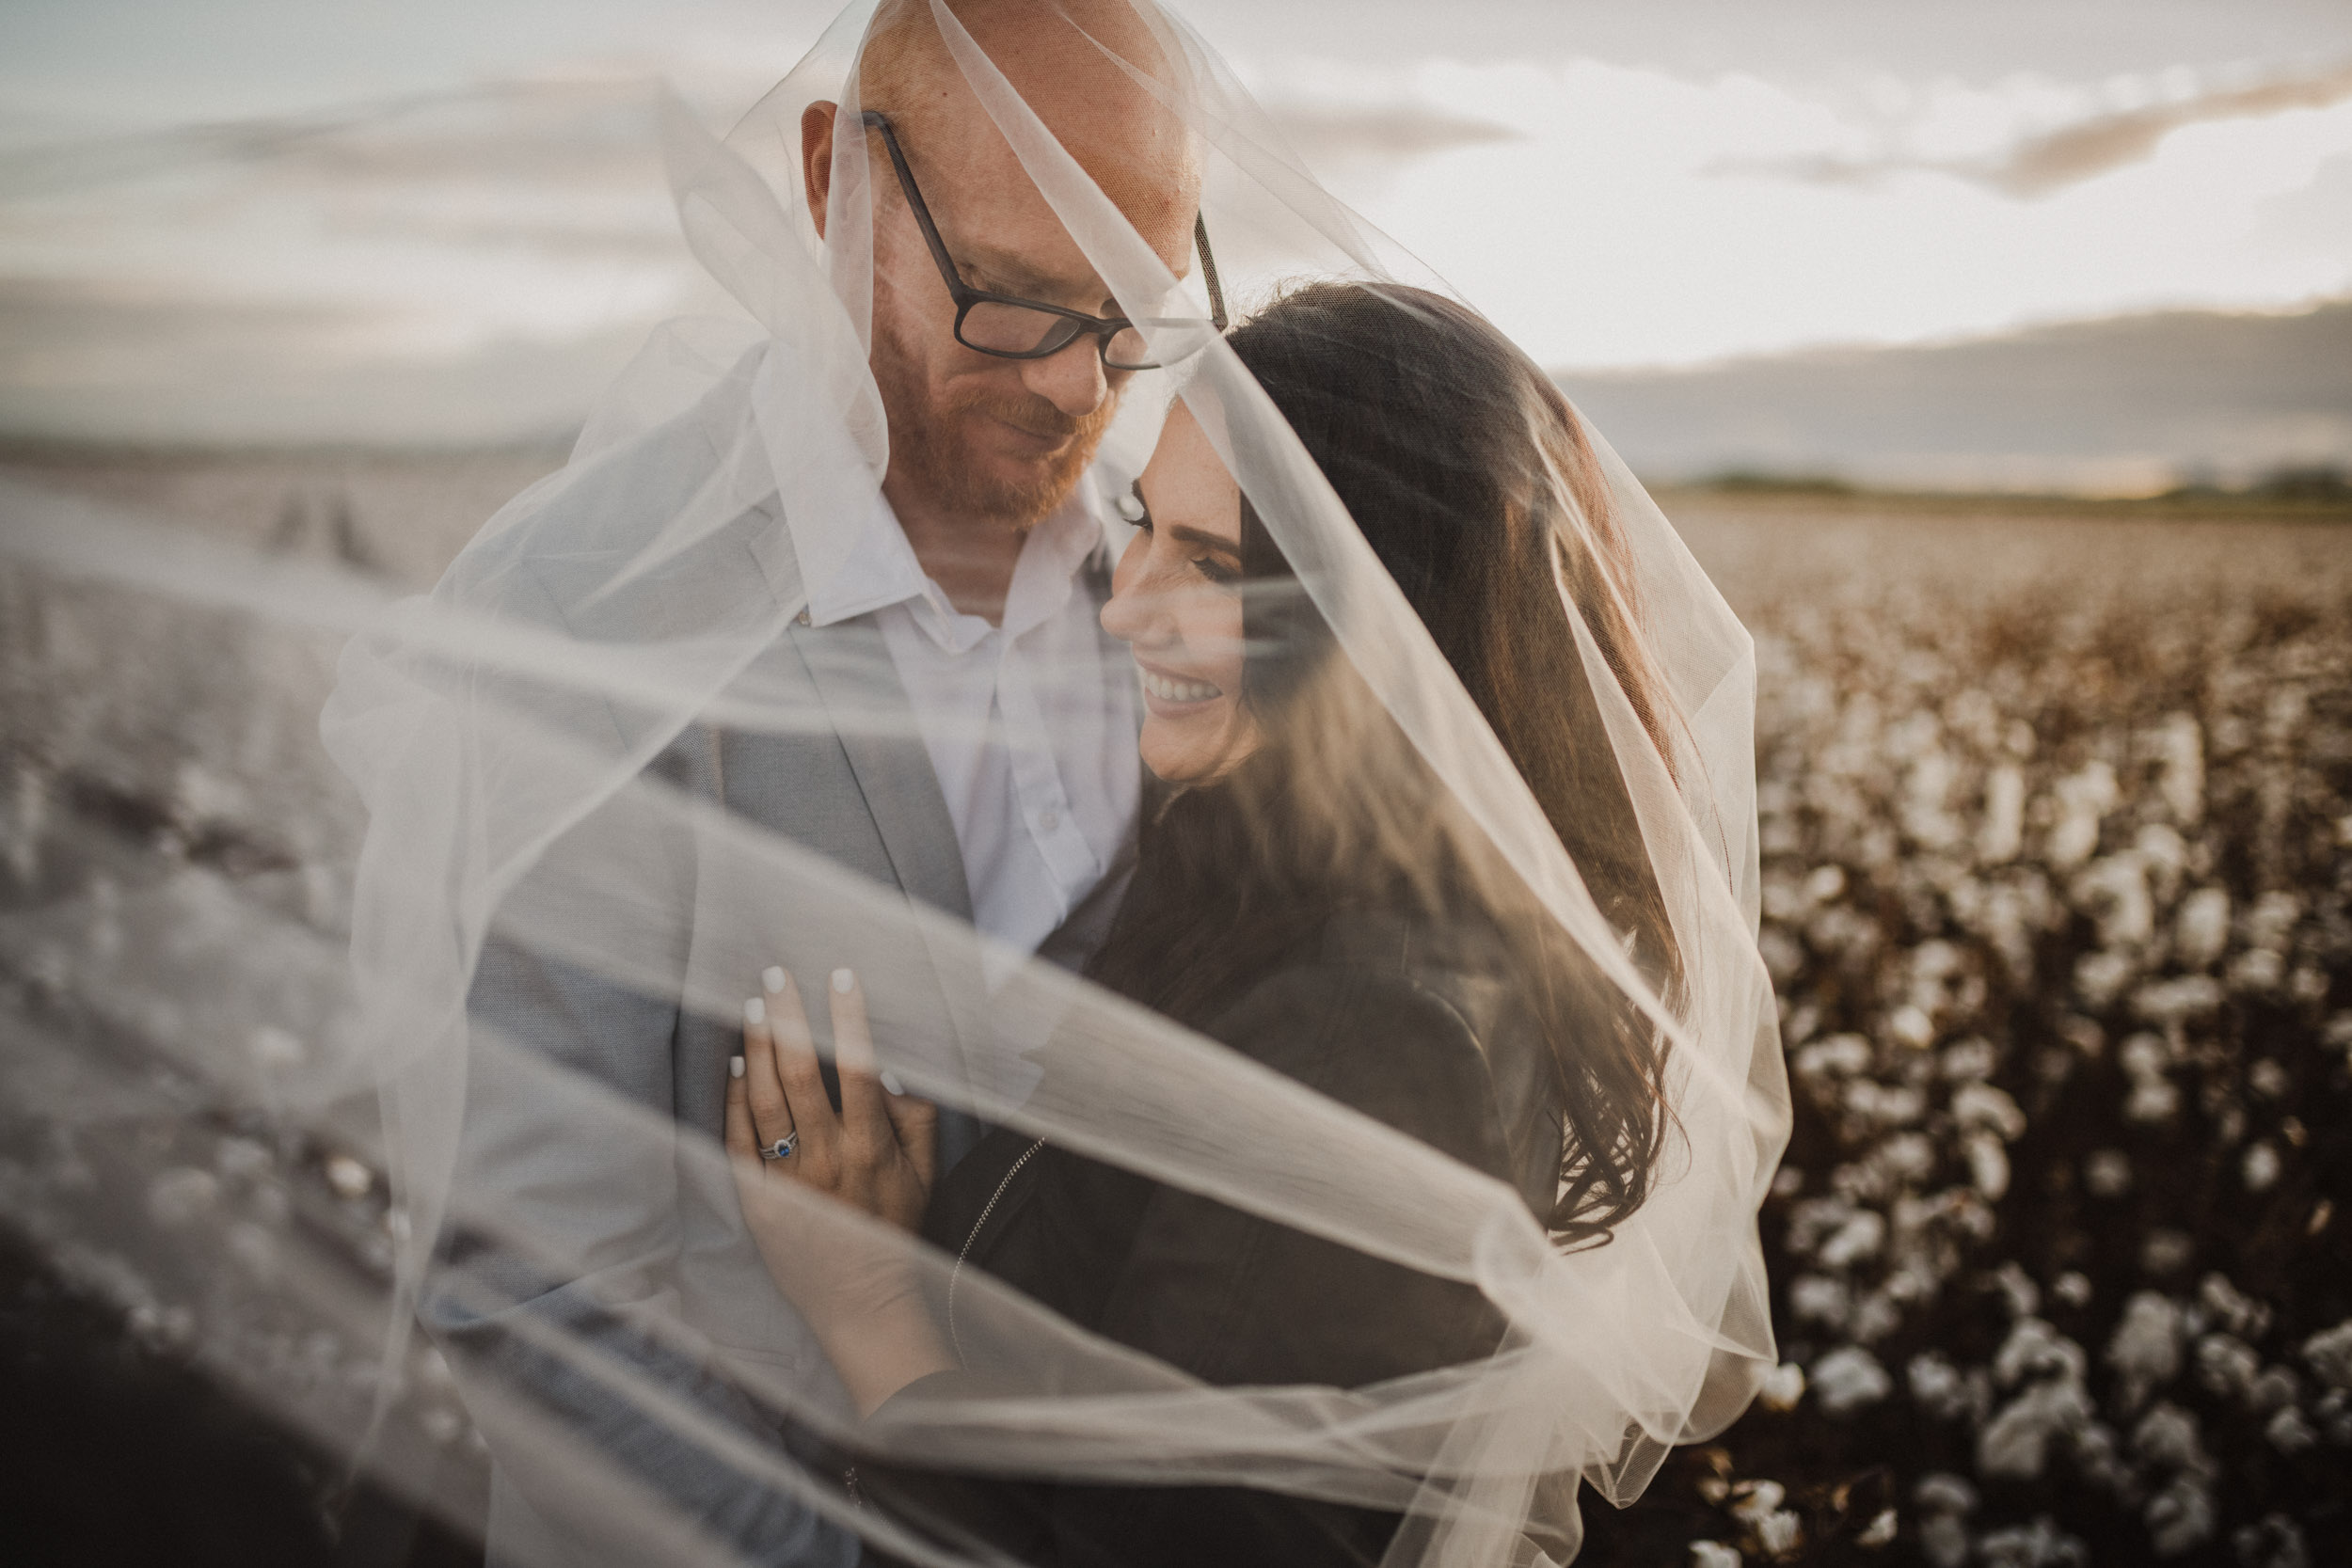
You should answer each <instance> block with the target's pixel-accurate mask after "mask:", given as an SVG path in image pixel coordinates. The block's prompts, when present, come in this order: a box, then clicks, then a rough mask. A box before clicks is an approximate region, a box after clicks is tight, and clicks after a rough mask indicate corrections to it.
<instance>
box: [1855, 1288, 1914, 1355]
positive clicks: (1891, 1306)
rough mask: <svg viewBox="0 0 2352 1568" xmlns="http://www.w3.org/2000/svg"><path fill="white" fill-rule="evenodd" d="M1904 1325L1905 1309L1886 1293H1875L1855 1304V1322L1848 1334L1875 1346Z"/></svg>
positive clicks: (1872, 1292)
mask: <svg viewBox="0 0 2352 1568" xmlns="http://www.w3.org/2000/svg"><path fill="white" fill-rule="evenodd" d="M1902 1325H1903V1309H1902V1308H1901V1307H1898V1306H1897V1305H1896V1304H1895V1301H1894V1298H1893V1297H1891V1296H1889V1295H1888V1294H1887V1293H1886V1292H1885V1291H1871V1292H1870V1293H1869V1294H1868V1295H1867V1296H1864V1297H1863V1298H1862V1299H1861V1300H1860V1301H1858V1302H1856V1303H1855V1304H1854V1309H1853V1321H1852V1322H1851V1323H1848V1324H1847V1325H1846V1332H1847V1333H1848V1334H1851V1335H1852V1336H1853V1338H1855V1339H1856V1340H1857V1341H1859V1342H1860V1343H1862V1344H1866V1345H1867V1344H1875V1343H1877V1342H1878V1341H1879V1340H1881V1339H1883V1338H1886V1337H1887V1336H1888V1335H1889V1334H1892V1333H1894V1332H1895V1330H1897V1329H1899V1328H1900V1327H1902Z"/></svg>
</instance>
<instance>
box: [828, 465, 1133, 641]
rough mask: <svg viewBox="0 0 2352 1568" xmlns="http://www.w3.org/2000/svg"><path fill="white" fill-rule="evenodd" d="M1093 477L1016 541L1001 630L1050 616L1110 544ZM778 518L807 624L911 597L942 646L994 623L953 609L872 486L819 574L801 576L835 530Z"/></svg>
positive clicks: (1013, 630) (981, 633) (1015, 630)
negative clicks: (830, 564) (817, 577)
mask: <svg viewBox="0 0 2352 1568" xmlns="http://www.w3.org/2000/svg"><path fill="white" fill-rule="evenodd" d="M1095 481H1096V476H1095V474H1094V473H1093V471H1092V470H1089V472H1088V474H1087V475H1086V477H1085V478H1083V479H1082V480H1080V481H1079V483H1078V484H1077V485H1076V486H1075V487H1074V488H1073V490H1072V491H1071V494H1070V499H1068V500H1066V501H1064V502H1063V503H1062V504H1061V505H1060V506H1058V507H1057V508H1055V510H1054V511H1053V512H1051V513H1049V514H1047V515H1046V516H1045V517H1043V518H1042V519H1041V520H1040V521H1039V522H1038V524H1037V525H1036V526H1035V527H1034V528H1032V529H1031V530H1030V531H1029V536H1028V538H1027V539H1026V540H1025V541H1024V542H1023V544H1022V546H1021V556H1020V559H1019V561H1018V562H1016V563H1015V564H1014V567H1013V574H1012V585H1011V588H1010V590H1009V593H1008V594H1007V595H1006V600H1005V627H1006V630H1007V632H1008V634H1009V635H1010V636H1013V637H1018V636H1020V635H1021V634H1022V633H1023V632H1025V631H1026V630H1028V629H1029V628H1030V627H1032V626H1037V625H1039V624H1041V623H1042V622H1044V621H1046V620H1047V619H1049V618H1051V617H1052V616H1053V614H1054V613H1055V612H1056V611H1057V610H1059V609H1061V607H1062V606H1063V605H1064V604H1065V603H1067V602H1068V601H1069V597H1070V594H1071V588H1072V584H1073V580H1074V579H1075V578H1076V576H1077V574H1078V571H1079V569H1080V568H1081V567H1083V566H1084V565H1085V564H1086V563H1087V562H1088V561H1089V559H1091V558H1092V556H1093V555H1094V553H1095V552H1096V551H1097V550H1107V549H1108V548H1109V547H1110V546H1109V534H1108V531H1107V529H1106V527H1105V525H1104V516H1105V515H1106V514H1105V513H1104V509H1103V506H1102V500H1101V497H1100V496H1099V495H1098V494H1097V493H1096V483H1095ZM785 522H786V527H787V531H789V532H790V533H791V535H792V544H793V553H794V554H795V555H797V556H799V557H800V559H801V561H802V562H803V582H804V583H805V584H806V587H807V592H808V618H809V621H810V623H811V624H812V625H814V626H833V625H834V624H836V623H838V622H842V621H847V620H850V619H852V618H854V617H856V616H859V615H865V614H868V613H870V612H871V611H873V610H881V609H883V608H885V607H886V606H889V605H894V604H907V603H908V602H909V601H913V603H912V604H911V605H910V606H909V608H910V609H911V610H913V611H914V616H915V619H916V621H917V622H918V623H921V624H923V626H924V629H925V630H926V631H927V632H928V633H930V635H931V637H932V638H934V639H935V640H936V641H939V642H940V643H941V644H942V645H943V646H945V647H948V648H950V649H952V650H954V651H955V652H957V653H962V652H965V651H967V650H968V649H969V648H971V647H972V646H973V645H974V644H976V643H977V642H978V641H980V639H981V638H983V637H985V636H986V635H987V634H988V633H989V632H990V631H992V630H993V629H994V628H993V627H991V626H989V624H988V623H987V622H986V621H984V620H982V619H981V618H980V617H978V616H977V615H964V614H961V613H960V612H959V611H958V610H956V608H955V607H954V606H953V605H951V604H950V603H948V602H947V595H946V593H945V592H943V591H942V590H941V588H940V586H939V585H938V584H937V583H935V582H933V581H932V580H931V579H930V577H929V576H927V575H926V574H925V573H924V571H923V565H922V562H919V561H917V560H916V559H915V556H914V546H912V545H910V544H908V543H907V536H906V531H905V530H904V529H902V528H900V527H899V526H898V514H897V513H895V512H893V511H892V510H891V508H890V503H889V502H888V501H887V500H885V499H882V495H881V494H880V492H877V493H876V494H875V497H874V504H873V508H872V510H871V511H870V512H869V513H867V514H866V516H865V517H863V518H861V519H859V520H858V521H857V522H856V523H854V524H852V525H850V526H851V527H852V528H854V529H855V530H856V535H855V538H854V541H853V542H852V543H850V546H849V547H848V549H847V551H846V553H844V554H843V555H842V556H841V558H840V560H841V564H840V566H839V567H838V568H837V569H835V570H834V572H832V573H831V574H829V575H828V576H826V577H825V578H824V579H823V580H822V581H818V582H809V581H807V578H806V576H805V568H806V566H807V564H808V563H809V562H811V561H812V560H813V559H815V558H817V557H818V556H819V555H820V554H822V553H825V552H824V551H823V550H822V548H821V546H833V547H834V548H836V549H837V548H839V546H840V538H839V536H838V535H832V536H830V537H826V538H824V539H821V540H819V539H817V538H812V537H810V536H809V534H808V532H807V531H808V530H810V529H813V528H821V527H822V526H823V525H822V523H821V522H819V523H815V524H804V523H801V522H800V521H798V520H797V519H795V518H794V517H793V516H792V515H790V513H789V512H787V515H786V519H785Z"/></svg>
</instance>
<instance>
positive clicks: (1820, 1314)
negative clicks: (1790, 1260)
mask: <svg viewBox="0 0 2352 1568" xmlns="http://www.w3.org/2000/svg"><path fill="white" fill-rule="evenodd" d="M1852 1308H1853V1292H1852V1291H1851V1290H1849V1289H1848V1288H1847V1285H1846V1282H1845V1281H1844V1280H1842V1279H1833V1278H1831V1277H1830V1276H1829V1275H1820V1274H1806V1275H1798V1276H1797V1277H1796V1278H1795V1279H1793V1280H1791V1281H1790V1282H1789V1285H1788V1310H1789V1311H1790V1312H1791V1313H1792V1314H1794V1315H1795V1317H1796V1320H1797V1321H1798V1322H1799V1323H1820V1324H1821V1325H1822V1326H1823V1327H1825V1328H1832V1329H1839V1328H1843V1327H1845V1326H1846V1315H1847V1314H1848V1313H1849V1312H1850V1311H1851V1310H1852Z"/></svg>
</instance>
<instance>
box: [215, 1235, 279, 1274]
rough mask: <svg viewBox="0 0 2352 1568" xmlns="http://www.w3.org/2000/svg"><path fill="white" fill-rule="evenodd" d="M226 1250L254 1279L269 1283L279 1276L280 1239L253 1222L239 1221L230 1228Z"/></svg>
mask: <svg viewBox="0 0 2352 1568" xmlns="http://www.w3.org/2000/svg"><path fill="white" fill-rule="evenodd" d="M226 1249H227V1251H228V1254H229V1256H230V1258H232V1259H236V1261H237V1265H238V1266H239V1267H240V1268H242V1269H244V1270H245V1271H246V1273H247V1274H249V1275H253V1277H254V1278H256V1279H258V1280H261V1281H262V1282H263V1283H267V1282H269V1281H271V1280H273V1279H275V1278H276V1277H277V1275H278V1238H277V1236H275V1235H274V1234H272V1233H271V1232H270V1230H269V1229H268V1228H267V1227H263V1226H259V1225H256V1224H254V1223H253V1222H252V1221H251V1220H239V1221H238V1222H237V1223H236V1224H235V1225H232V1226H230V1227H229V1235H228V1237H227V1240H226Z"/></svg>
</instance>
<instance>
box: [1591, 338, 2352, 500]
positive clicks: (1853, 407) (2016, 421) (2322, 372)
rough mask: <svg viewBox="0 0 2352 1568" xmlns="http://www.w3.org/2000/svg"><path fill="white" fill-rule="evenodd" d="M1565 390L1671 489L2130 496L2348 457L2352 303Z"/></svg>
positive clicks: (1764, 364)
mask: <svg viewBox="0 0 2352 1568" xmlns="http://www.w3.org/2000/svg"><path fill="white" fill-rule="evenodd" d="M1559 379H1560V383H1561V385H1562V386H1563V387H1565V388H1566V389H1567V392H1568V395H1569V396H1570V397H1571V398H1573V399H1574V400H1575V401H1576V404H1577V405H1578V406H1579V407H1580V408H1581V409H1582V410H1583V411H1584V413H1585V414H1586V415H1587V416H1588V417H1589V418H1590V419H1591V420H1593V422H1594V423H1595V424H1596V425H1597V426H1598V427H1599V429H1600V430H1601V432H1602V434H1604V435H1605V436H1607V437H1608V438H1609V440H1610V441H1611V443H1612V444H1613V445H1614V446H1615V447H1616V449H1617V450H1618V451H1619V452H1620V453H1621V454H1623V456H1624V457H1625V459H1626V461H1627V462H1628V463H1629V464H1630V465H1632V467H1634V468H1635V469H1637V470H1638V471H1640V472H1641V473H1643V474H1645V475H1647V476H1651V477H1655V478H1660V479H1671V480H1692V479H1701V478H1706V477H1708V476H1712V475H1719V474H1724V473H1749V474H1763V475H1828V476H1835V477H1838V478H1843V479H1848V480H1853V481H1858V482H1861V483H1872V484H1889V485H1900V486H1920V487H1928V488H1938V489H1979V488H1981V489H2020V490H2088V491H2102V492H2117V493H2130V492H2145V491H2155V490H2162V489H2166V488H2168V487H2169V486H2171V485H2173V484H2176V483H2184V482H2196V481H2207V482H2219V483H2243V482H2246V481H2249V480H2251V479H2255V478H2258V477H2260V476H2261V475H2263V474H2265V473H2266V472H2270V471H2273V470H2277V469H2280V468H2287V467H2327V466H2344V465H2352V301H2342V302H2338V303H2334V304H2329V305H2326V306H2322V307H2319V308H2317V309H2312V310H2307V311H2303V312H2301V313H2299V314H2295V315H2233V314H2223V313H2219V312H2211V311H2187V310H2182V311H2166V312H2162V313H2156V314H2150V315H2141V316H2121V317H2115V318H2113V319H2110V320H2105V321H2092V322H2074V323H2068V324H2066V325H2058V326H2045V327H2039V328H2035V329H2033V330H2030V331H2024V332H2017V333H2013V334H2008V335H2004V336H2001V337H1994V338H1983V339H1978V340H1974V341H1964V342H1957V343H1947V344H1938V345H1931V346H1925V347H1916V348H1882V349H1824V350H1816V351H1811V352H1806V353H1800V354H1789V355H1778V356H1770V357H1759V358H1754V359H1742V360H1735V361H1731V362H1729V363H1725V364H1721V365H1714V366H1707V367H1701V368H1696V369H1691V370H1676V371H1602V372H1561V374H1560V377H1559Z"/></svg>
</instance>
